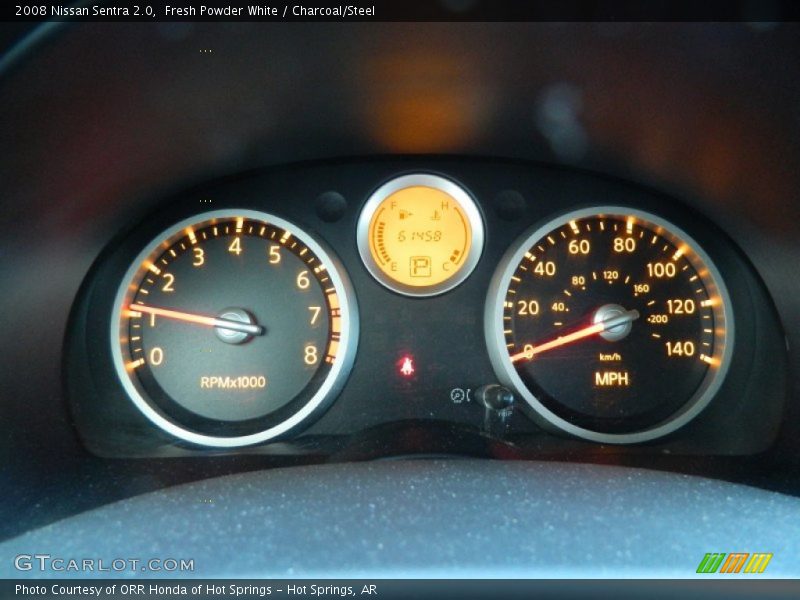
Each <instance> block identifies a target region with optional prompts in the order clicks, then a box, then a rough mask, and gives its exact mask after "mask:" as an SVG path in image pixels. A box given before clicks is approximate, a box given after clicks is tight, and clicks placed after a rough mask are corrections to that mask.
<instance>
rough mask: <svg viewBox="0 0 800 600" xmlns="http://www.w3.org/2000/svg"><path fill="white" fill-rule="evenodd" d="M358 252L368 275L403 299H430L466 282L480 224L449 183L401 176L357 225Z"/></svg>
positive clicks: (468, 200) (478, 247)
mask: <svg viewBox="0 0 800 600" xmlns="http://www.w3.org/2000/svg"><path fill="white" fill-rule="evenodd" d="M358 249H359V252H360V253H361V258H362V260H363V261H364V264H365V265H366V267H367V269H368V270H369V272H370V273H371V274H372V276H373V277H375V279H377V280H378V281H379V282H380V283H381V284H383V285H384V286H386V287H387V288H389V289H391V290H394V291H395V292H398V293H400V294H404V295H407V296H435V295H437V294H441V293H444V292H446V291H448V290H451V289H453V288H454V287H456V286H457V285H458V284H460V283H461V282H462V281H464V279H466V278H467V277H468V276H469V274H470V273H471V272H472V270H473V269H474V268H475V265H476V264H477V263H478V259H479V258H480V255H481V252H482V250H483V221H482V220H481V216H480V213H479V212H478V208H477V206H476V205H475V202H474V201H473V199H472V197H471V196H470V195H469V194H468V193H467V192H466V190H464V188H462V187H461V186H459V185H457V184H456V183H454V182H453V181H450V180H449V179H445V178H443V177H439V176H436V175H429V174H415V175H405V176H402V177H398V178H396V179H393V180H391V181H389V182H388V183H386V184H384V185H382V186H381V187H380V188H378V190H376V191H375V193H374V194H372V196H371V197H370V198H369V200H368V201H367V203H366V205H365V206H364V209H363V210H362V212H361V216H360V218H359V221H358Z"/></svg>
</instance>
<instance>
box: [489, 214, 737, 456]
mask: <svg viewBox="0 0 800 600" xmlns="http://www.w3.org/2000/svg"><path fill="white" fill-rule="evenodd" d="M731 315H732V308H731V303H730V300H729V296H728V293H727V291H726V288H725V286H724V283H723V281H722V279H721V276H720V274H719V272H718V271H717V269H716V268H715V266H714V264H713V263H712V262H711V259H710V258H709V257H708V256H707V255H706V253H705V252H704V251H703V250H702V249H701V247H700V246H699V245H698V244H697V242H695V241H694V240H693V239H691V238H690V237H689V236H688V235H687V234H686V233H684V232H683V231H681V230H680V229H679V228H678V227H676V226H675V225H673V224H671V223H668V222H666V221H664V220H663V219H661V218H659V217H657V216H655V215H652V214H649V213H645V212H642V211H638V210H632V209H628V208H620V207H603V208H591V209H584V210H578V211H575V212H571V213H569V214H566V215H564V216H561V217H559V218H557V219H555V220H553V221H551V222H549V223H547V224H545V225H543V226H541V227H536V228H535V229H534V230H533V231H530V232H528V233H527V234H525V235H524V236H523V239H521V240H520V241H519V242H518V243H517V244H515V245H514V247H513V248H512V249H511V250H510V251H509V252H508V253H507V254H506V256H505V257H504V259H503V261H502V264H501V265H500V267H499V268H498V270H497V272H496V274H495V277H494V279H493V282H492V287H491V292H490V295H489V298H488V302H487V307H486V322H485V328H486V338H487V343H488V347H489V351H490V355H491V359H492V363H493V366H494V368H495V370H496V372H497V374H498V376H499V377H500V379H501V380H502V381H503V382H504V383H505V384H507V385H509V386H511V387H512V388H513V389H515V390H516V391H517V392H518V393H519V394H520V395H521V396H522V397H523V398H524V399H525V401H526V404H527V406H528V407H530V408H531V409H532V410H533V414H534V416H535V417H536V418H537V419H539V420H540V421H544V422H545V423H546V424H549V425H550V426H554V427H556V428H558V429H560V430H562V431H564V432H567V433H570V434H573V435H575V436H578V437H582V438H585V439H590V440H594V441H600V442H610V443H633V442H641V441H645V440H649V439H654V438H657V437H660V436H663V435H666V434H667V433H670V432H672V431H674V430H676V429H677V428H678V427H680V426H682V425H683V424H685V423H687V422H688V421H689V420H691V419H692V418H693V417H694V416H696V415H697V414H698V413H699V412H700V411H701V410H702V409H703V408H704V407H705V406H706V405H707V404H708V402H709V401H710V400H711V398H712V397H713V395H714V392H715V391H716V389H717V388H718V387H719V385H720V383H721V382H722V379H723V378H724V375H725V372H726V370H727V368H728V363H729V362H730V361H729V359H730V354H731V351H732V347H733V326H732V323H733V320H732V317H731Z"/></svg>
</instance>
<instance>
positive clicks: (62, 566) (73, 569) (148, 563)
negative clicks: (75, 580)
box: [14, 554, 194, 573]
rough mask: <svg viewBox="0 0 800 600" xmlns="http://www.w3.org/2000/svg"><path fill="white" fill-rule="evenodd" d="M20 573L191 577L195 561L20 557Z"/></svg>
mask: <svg viewBox="0 0 800 600" xmlns="http://www.w3.org/2000/svg"><path fill="white" fill-rule="evenodd" d="M14 568H15V569H17V571H33V572H39V573H44V572H50V573H142V572H153V573H191V572H193V571H194V559H193V558H112V559H106V558H65V557H61V556H52V555H50V554H18V555H17V556H15V557H14Z"/></svg>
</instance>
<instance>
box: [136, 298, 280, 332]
mask: <svg viewBox="0 0 800 600" xmlns="http://www.w3.org/2000/svg"><path fill="white" fill-rule="evenodd" d="M128 308H129V309H130V310H132V311H135V312H142V313H147V314H151V315H156V316H157V317H165V318H167V319H176V320H178V321H186V322H187V323H197V324H198V325H208V326H209V327H219V328H220V329H227V330H229V331H238V332H241V333H247V334H249V335H264V328H263V327H262V326H261V325H256V324H255V323H243V322H242V321H234V320H233V319H223V318H219V317H207V316H204V315H198V314H195V313H188V312H182V311H178V310H170V309H168V308H157V307H155V306H146V305H144V304H131V305H130V306H129V307H128Z"/></svg>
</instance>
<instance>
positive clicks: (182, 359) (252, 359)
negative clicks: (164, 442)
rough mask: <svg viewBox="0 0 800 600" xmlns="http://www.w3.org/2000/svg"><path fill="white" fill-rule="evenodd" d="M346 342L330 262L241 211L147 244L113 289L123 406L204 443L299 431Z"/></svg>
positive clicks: (213, 216) (328, 391)
mask: <svg viewBox="0 0 800 600" xmlns="http://www.w3.org/2000/svg"><path fill="white" fill-rule="evenodd" d="M356 338H357V316H356V308H355V304H354V299H353V297H352V293H351V291H350V286H349V284H348V282H347V279H346V278H345V275H344V273H343V272H342V271H341V270H340V268H339V267H338V263H337V262H336V261H335V260H334V259H333V257H332V256H331V255H330V254H329V253H328V252H326V251H325V250H324V248H323V247H322V246H321V245H320V244H319V243H318V242H316V241H315V240H314V239H313V238H311V236H309V235H308V234H307V233H305V232H304V231H302V230H301V229H300V228H298V227H297V226H295V225H293V224H291V223H289V222H287V221H284V220H283V219H280V218H278V217H275V216H272V215H268V214H265V213H260V212H255V211H248V210H237V211H214V212H209V213H205V214H202V215H198V216H197V217H195V218H192V219H189V220H187V221H184V222H182V223H179V224H177V225H175V226H174V227H172V228H170V229H169V230H168V231H166V232H164V233H163V234H161V235H160V236H159V237H158V238H156V239H155V240H154V241H153V242H152V243H151V244H150V246H149V247H148V248H146V249H145V250H144V251H143V252H142V253H141V254H140V256H139V257H137V258H136V260H135V261H134V263H133V265H132V266H131V267H130V269H129V270H128V273H127V274H126V275H125V277H124V279H123V281H122V285H121V287H120V290H119V292H118V294H117V299H116V303H115V307H114V319H113V321H112V330H111V344H112V351H113V354H114V360H115V366H116V369H117V373H118V375H119V377H120V379H121V381H122V384H123V386H124V388H125V390H126V392H127V393H128V395H129V396H130V398H131V400H132V401H133V402H134V404H135V405H136V406H137V407H138V408H139V409H140V410H141V411H142V413H143V414H144V415H145V416H147V417H148V418H149V419H150V420H151V421H152V422H153V423H155V424H156V425H158V426H159V427H161V428H162V429H163V430H165V431H166V432H168V433H170V434H172V435H174V436H176V437H178V438H181V439H184V440H186V441H190V442H194V443H198V444H203V445H209V446H239V445H245V444H253V443H258V442H261V441H266V440H270V439H273V438H275V437H277V436H279V435H281V434H283V433H286V432H287V431H289V430H292V429H295V428H296V427H298V426H300V425H302V424H304V423H307V422H308V421H309V419H310V418H311V417H312V416H313V415H316V414H318V413H319V411H321V410H322V409H323V408H324V407H325V406H326V405H327V403H329V402H330V401H331V400H332V399H333V398H334V396H335V394H336V393H337V392H338V390H339V389H340V388H341V386H342V384H343V382H344V379H345V378H346V376H347V373H348V371H349V368H350V366H351V364H352V362H353V356H354V352H355V341H356Z"/></svg>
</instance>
